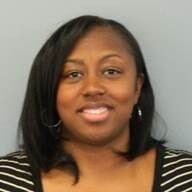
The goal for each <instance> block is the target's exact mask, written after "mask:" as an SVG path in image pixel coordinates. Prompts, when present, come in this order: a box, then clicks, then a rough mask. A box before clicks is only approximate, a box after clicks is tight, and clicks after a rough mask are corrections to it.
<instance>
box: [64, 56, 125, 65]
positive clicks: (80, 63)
mask: <svg viewBox="0 0 192 192" xmlns="http://www.w3.org/2000/svg"><path fill="white" fill-rule="evenodd" d="M111 57H118V58H120V59H122V57H121V56H120V55H118V54H109V55H104V56H102V57H101V58H100V59H99V62H103V61H105V60H107V59H109V58H111ZM65 63H74V64H79V65H83V64H84V61H83V60H82V59H67V60H66V61H65Z"/></svg>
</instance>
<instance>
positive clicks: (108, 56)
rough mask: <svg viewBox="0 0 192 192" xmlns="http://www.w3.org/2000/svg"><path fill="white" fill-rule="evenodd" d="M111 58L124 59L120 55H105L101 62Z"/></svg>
mask: <svg viewBox="0 0 192 192" xmlns="http://www.w3.org/2000/svg"><path fill="white" fill-rule="evenodd" d="M111 57H118V58H119V59H122V57H121V56H120V55H118V54H109V55H105V56H104V57H102V58H101V59H100V62H102V61H105V60H107V59H109V58H111Z"/></svg>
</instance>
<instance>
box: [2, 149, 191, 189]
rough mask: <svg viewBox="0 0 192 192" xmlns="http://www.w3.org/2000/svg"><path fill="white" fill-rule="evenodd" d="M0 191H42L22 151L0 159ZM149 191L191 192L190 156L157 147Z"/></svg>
mask: <svg viewBox="0 0 192 192" xmlns="http://www.w3.org/2000/svg"><path fill="white" fill-rule="evenodd" d="M141 191H142V190H141ZM0 192H43V191H42V186H41V181H40V177H37V176H34V175H33V173H32V169H31V165H30V163H29V160H28V158H27V156H26V154H25V153H24V152H23V151H19V152H15V153H11V154H9V155H7V156H5V157H2V158H0ZM152 192H192V153H188V152H185V151H181V150H174V149H170V148H166V147H163V146H159V147H158V148H157V157H156V166H155V177H154V183H153V190H152Z"/></svg>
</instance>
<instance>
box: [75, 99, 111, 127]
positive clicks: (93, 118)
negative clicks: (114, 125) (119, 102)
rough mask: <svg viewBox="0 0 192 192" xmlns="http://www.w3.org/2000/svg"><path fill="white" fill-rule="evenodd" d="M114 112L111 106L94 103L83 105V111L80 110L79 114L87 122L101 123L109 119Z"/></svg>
mask: <svg viewBox="0 0 192 192" xmlns="http://www.w3.org/2000/svg"><path fill="white" fill-rule="evenodd" d="M112 110H113V107H112V106H111V105H108V104H106V103H98V102H97V103H96V102H92V103H87V104H85V105H83V106H82V107H81V109H80V110H78V113H79V114H80V116H81V117H82V118H83V119H84V120H85V121H87V122H90V123H96V122H98V123H99V122H100V123H101V122H104V121H106V120H107V119H108V118H109V116H110V113H111V111H112Z"/></svg>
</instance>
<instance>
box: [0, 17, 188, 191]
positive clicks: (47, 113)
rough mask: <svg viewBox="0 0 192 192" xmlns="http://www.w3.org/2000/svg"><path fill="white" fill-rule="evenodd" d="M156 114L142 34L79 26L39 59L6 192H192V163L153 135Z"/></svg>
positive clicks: (3, 163)
mask: <svg viewBox="0 0 192 192" xmlns="http://www.w3.org/2000/svg"><path fill="white" fill-rule="evenodd" d="M153 115H154V95H153V90H152V87H151V83H150V80H149V76H148V73H147V69H146V66H145V62H144V59H143V56H142V53H141V50H140V48H139V45H138V43H137V41H136V40H135V38H134V37H133V35H132V34H131V33H130V32H129V31H128V30H127V29H126V28H125V27H124V26H123V25H121V24H119V23H117V22H116V21H114V20H108V19H104V18H100V17H97V16H81V17H78V18H75V19H73V20H71V21H69V22H68V23H66V24H64V25H63V26H61V27H60V28H59V29H58V30H56V32H55V33H54V34H53V35H52V36H51V37H50V38H49V39H48V40H47V42H46V43H45V45H44V46H43V47H42V49H41V50H40V51H39V53H38V55H37V57H36V58H35V60H34V63H33V65H32V69H31V74H30V77H29V82H28V88H27V92H26V96H25V101H24V105H23V111H22V114H21V118H20V131H21V134H22V136H23V143H22V147H21V150H20V151H18V152H16V153H12V154H9V155H8V156H6V157H3V158H1V159H0V191H5V192H8V191H14V192H21V191H38V192H42V191H44V192H58V191H63V192H65V191H66V192H67V191H72V192H77V191H78V192H81V191H94V192H106V191H110V192H113V191H114V192H118V191H119V192H120V191H135V192H137V191H138V192H140V191H143V192H145V191H153V192H156V191H167V192H168V191H175V192H177V191H190V190H192V179H191V177H192V155H191V154H188V153H186V152H181V151H178V150H171V149H168V148H165V147H164V146H162V144H163V142H162V141H158V140H156V139H154V138H153V137H152V136H151V126H152V121H153ZM98 184H99V185H98Z"/></svg>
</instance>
